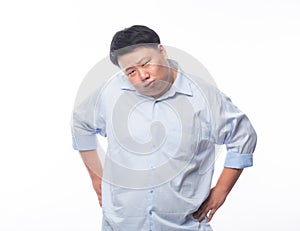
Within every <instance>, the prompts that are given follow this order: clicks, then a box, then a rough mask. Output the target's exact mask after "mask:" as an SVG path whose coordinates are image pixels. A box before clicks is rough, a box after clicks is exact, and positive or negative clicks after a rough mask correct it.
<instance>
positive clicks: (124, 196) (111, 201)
mask: <svg viewBox="0 0 300 231" xmlns="http://www.w3.org/2000/svg"><path fill="white" fill-rule="evenodd" d="M132 102H134V103H132ZM71 125H72V136H73V147H74V149H76V150H93V149H96V148H97V137H96V135H97V134H100V135H102V136H105V137H107V141H108V147H107V152H106V157H105V163H104V176H103V181H102V200H103V201H102V204H103V222H102V230H105V231H106V230H117V231H121V230H124V231H131V230H132V231H143V230H145V231H146V230H147V231H150V230H153V231H158V230H163V231H168V230H176V231H177V230H178V231H181V230H182V231H183V230H189V231H192V230H195V231H196V230H197V231H200V230H201V231H210V230H212V228H211V226H210V225H209V223H208V222H207V221H206V220H205V219H204V220H203V221H201V222H199V221H198V220H197V219H194V218H193V216H192V214H193V213H194V212H195V211H196V210H197V209H198V208H199V206H200V205H201V204H202V203H203V201H204V200H205V199H206V198H207V196H208V195H209V192H210V188H211V181H212V176H213V171H214V161H215V155H216V148H215V147H216V145H226V148H227V155H226V160H225V163H224V166H225V167H228V168H239V169H240V168H245V167H249V166H252V164H253V158H252V154H253V152H254V149H255V145H256V133H255V130H254V129H253V127H252V125H251V123H250V121H249V119H248V118H247V116H246V115H245V114H244V113H242V112H241V111H240V110H239V109H238V108H237V107H236V106H235V105H234V104H233V103H232V102H231V100H230V99H229V98H228V97H227V96H226V95H224V94H223V93H222V92H220V91H219V90H218V89H217V88H216V87H215V86H213V85H211V84H209V83H207V82H205V81H204V80H202V79H201V78H199V77H196V76H192V75H189V74H186V73H184V72H183V71H182V70H181V69H180V68H178V72H177V77H176V79H175V81H174V83H173V85H172V86H171V88H170V89H169V90H168V91H167V92H166V93H165V94H164V95H162V96H161V97H160V98H158V99H154V98H152V97H148V96H145V95H142V94H140V93H139V92H138V91H136V90H135V88H134V87H133V86H132V85H131V84H130V82H129V81H128V80H127V77H126V76H124V75H123V74H122V73H120V74H117V75H116V76H114V77H112V78H111V79H110V80H109V81H108V82H107V83H106V84H105V85H103V86H101V87H100V88H99V90H98V91H97V92H94V93H93V94H91V95H90V96H89V97H88V98H87V99H86V100H84V101H83V103H81V104H79V105H77V106H76V107H75V108H74V112H73V117H72V124H71ZM153 150H154V151H153Z"/></svg>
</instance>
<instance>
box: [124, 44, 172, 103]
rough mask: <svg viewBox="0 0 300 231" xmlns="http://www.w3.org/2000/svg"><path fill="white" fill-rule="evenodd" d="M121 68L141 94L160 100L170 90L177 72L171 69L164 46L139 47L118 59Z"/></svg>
mask: <svg viewBox="0 0 300 231" xmlns="http://www.w3.org/2000/svg"><path fill="white" fill-rule="evenodd" d="M118 62H119V65H120V68H121V69H122V70H123V71H124V73H125V75H126V76H127V78H128V80H129V82H130V83H131V84H132V85H133V86H134V87H135V89H136V90H138V91H139V92H140V93H141V94H144V95H147V96H152V97H154V98H158V97H160V96H161V95H163V94H164V93H165V92H167V91H168V90H169V88H170V87H171V85H172V83H173V82H174V79H175V77H176V70H175V69H172V68H170V67H169V63H168V59H167V54H166V51H165V49H164V47H163V46H162V45H158V46H157V48H156V47H155V48H152V47H138V48H136V49H134V50H133V51H131V52H129V53H126V54H124V55H121V56H119V57H118Z"/></svg>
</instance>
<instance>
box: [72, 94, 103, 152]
mask: <svg viewBox="0 0 300 231" xmlns="http://www.w3.org/2000/svg"><path fill="white" fill-rule="evenodd" d="M99 96H100V95H99V94H98V93H97V92H96V93H93V94H91V95H90V96H89V97H88V98H87V99H85V100H83V101H82V103H80V104H78V105H75V106H74V109H73V113H72V118H71V131H72V144H73V148H74V149H75V150H82V151H84V150H94V149H96V148H97V146H98V140H97V134H100V135H102V136H106V132H105V130H106V129H105V120H104V118H103V116H102V114H101V113H100V110H99V108H101V106H100V105H101V99H100V97H99Z"/></svg>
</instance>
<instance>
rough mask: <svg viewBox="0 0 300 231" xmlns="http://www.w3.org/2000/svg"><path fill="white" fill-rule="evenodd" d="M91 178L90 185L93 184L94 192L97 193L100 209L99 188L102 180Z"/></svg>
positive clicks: (100, 196) (100, 195)
mask: <svg viewBox="0 0 300 231" xmlns="http://www.w3.org/2000/svg"><path fill="white" fill-rule="evenodd" d="M92 178H93V180H92V183H93V187H94V190H95V192H96V193H97V197H98V201H99V204H100V206H101V207H102V187H101V182H102V180H101V178H99V177H92Z"/></svg>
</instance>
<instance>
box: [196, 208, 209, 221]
mask: <svg viewBox="0 0 300 231" xmlns="http://www.w3.org/2000/svg"><path fill="white" fill-rule="evenodd" d="M209 211H210V209H206V210H204V211H203V212H202V213H201V214H200V216H199V218H198V220H199V221H202V220H203V219H204V218H205V216H207V214H208V213H209Z"/></svg>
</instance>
